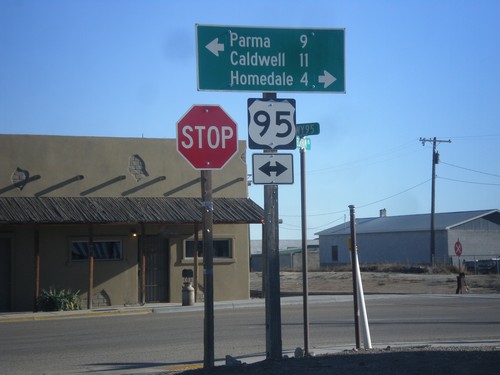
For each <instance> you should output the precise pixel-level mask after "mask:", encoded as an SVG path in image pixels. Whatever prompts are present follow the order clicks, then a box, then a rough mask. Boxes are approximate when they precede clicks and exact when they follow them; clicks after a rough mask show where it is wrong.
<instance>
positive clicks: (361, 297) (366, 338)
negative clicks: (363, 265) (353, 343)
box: [356, 258, 372, 349]
mask: <svg viewBox="0 0 500 375" xmlns="http://www.w3.org/2000/svg"><path fill="white" fill-rule="evenodd" d="M356 282H357V284H358V305H359V309H360V320H361V330H362V331H363V343H364V346H365V349H371V348H372V339H371V337H370V327H369V325H368V315H367V314H366V305H365V294H364V292H363V282H362V281H361V271H360V269H359V261H358V258H356Z"/></svg>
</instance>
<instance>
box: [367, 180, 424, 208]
mask: <svg viewBox="0 0 500 375" xmlns="http://www.w3.org/2000/svg"><path fill="white" fill-rule="evenodd" d="M430 180H431V179H430V178H429V179H427V180H425V181H424V182H421V183H419V184H417V185H415V186H412V187H411V188H408V189H406V190H403V191H401V192H399V193H396V194H393V195H391V196H389V197H387V198H383V199H379V200H378V201H375V202H371V203H367V204H364V205H361V206H358V208H364V207H368V206H371V205H373V204H377V203H380V202H383V201H386V200H388V199H391V198H394V197H397V196H398V195H401V194H404V193H406V192H408V191H410V190H412V189H415V188H417V187H419V186H421V185H424V184H426V183H428V182H429V181H430Z"/></svg>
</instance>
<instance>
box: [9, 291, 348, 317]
mask: <svg viewBox="0 0 500 375" xmlns="http://www.w3.org/2000/svg"><path fill="white" fill-rule="evenodd" d="M349 300H352V296H348V295H344V296H331V295H330V296H309V299H308V301H309V303H318V302H335V301H349ZM302 302H303V298H302V296H294V297H282V298H281V305H282V306H283V305H292V304H302ZM264 306H265V301H264V299H261V298H253V299H248V300H239V301H221V302H215V303H214V310H221V309H241V308H247V307H262V308H264ZM203 310H204V304H203V302H198V303H195V304H194V305H193V306H182V305H181V304H180V303H158V304H146V305H144V306H141V305H134V306H110V307H100V308H95V309H91V310H87V309H85V310H75V311H42V312H6V313H0V323H9V322H23V321H33V320H44V319H68V318H92V317H102V316H114V315H126V314H128V315H130V314H167V313H176V312H187V311H191V312H192V311H203Z"/></svg>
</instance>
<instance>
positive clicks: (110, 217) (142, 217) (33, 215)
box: [0, 197, 264, 224]
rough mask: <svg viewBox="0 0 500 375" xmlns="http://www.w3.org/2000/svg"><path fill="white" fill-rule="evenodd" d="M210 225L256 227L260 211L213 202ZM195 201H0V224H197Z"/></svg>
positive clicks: (233, 201)
mask: <svg viewBox="0 0 500 375" xmlns="http://www.w3.org/2000/svg"><path fill="white" fill-rule="evenodd" d="M213 206H214V211H213V214H214V223H216V224H256V223H258V224H260V223H261V222H262V218H263V217H264V210H263V209H262V208H261V207H260V206H258V205H257V204H256V203H255V202H253V201H252V200H250V199H247V198H214V203H213ZM201 212H202V211H201V199H197V198H129V197H117V198H103V197H99V198H97V197H8V198H6V197H0V223H4V224H6V223H9V224H28V223H38V224H84V223H94V224H109V223H150V224H152V223H158V224H159V223H161V224H166V223H170V224H189V223H199V222H201V216H202V214H201Z"/></svg>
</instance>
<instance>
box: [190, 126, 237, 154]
mask: <svg viewBox="0 0 500 375" xmlns="http://www.w3.org/2000/svg"><path fill="white" fill-rule="evenodd" d="M181 132H182V139H183V140H182V141H181V142H182V147H184V148H186V149H189V148H192V147H197V148H199V149H203V148H207V147H208V148H210V149H212V150H215V149H218V148H226V147H227V145H228V144H229V143H230V141H231V139H232V138H233V136H234V131H233V128H232V127H230V126H222V127H220V128H219V127H217V126H208V127H207V126H203V125H198V126H190V125H186V126H184V127H183V128H182V131H181ZM195 139H196V140H197V142H195ZM204 142H206V144H204Z"/></svg>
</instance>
